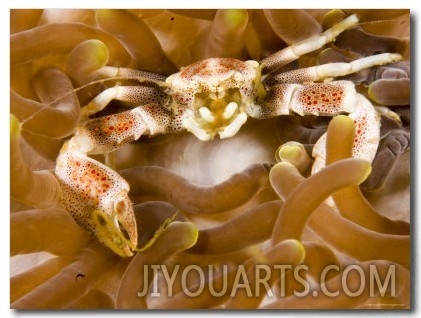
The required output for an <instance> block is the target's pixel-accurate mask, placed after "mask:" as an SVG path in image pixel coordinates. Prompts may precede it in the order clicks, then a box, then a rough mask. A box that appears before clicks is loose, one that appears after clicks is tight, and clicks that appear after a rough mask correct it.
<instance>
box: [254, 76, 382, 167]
mask: <svg viewBox="0 0 421 318" xmlns="http://www.w3.org/2000/svg"><path fill="white" fill-rule="evenodd" d="M290 111H293V112H295V113H297V114H299V115H301V116H303V115H307V114H311V115H316V116H320V115H323V116H335V115H339V114H341V113H349V116H350V117H351V118H352V119H353V120H354V122H355V124H356V127H357V128H356V137H355V138H356V139H355V141H354V157H357V158H363V159H366V160H369V161H372V160H373V158H374V156H375V154H376V150H377V146H378V143H379V139H380V119H379V116H378V114H377V112H376V110H375V109H374V107H373V105H372V104H371V103H370V102H369V101H368V100H367V99H366V98H365V97H364V96H362V95H360V94H358V93H357V92H356V90H355V86H354V84H353V83H352V82H349V81H335V82H330V83H314V84H308V85H300V84H277V85H274V86H272V87H270V90H269V92H268V94H267V96H266V98H265V100H264V106H263V107H262V108H257V107H255V108H254V113H252V114H250V115H251V116H253V117H255V118H270V117H273V116H278V115H288V114H289V113H290ZM325 144H326V137H325V135H323V136H322V137H321V138H320V139H319V140H318V141H317V143H316V145H315V147H314V149H313V157H315V159H316V160H315V164H314V165H313V170H312V172H313V173H314V172H316V171H318V170H320V169H321V168H323V167H324V165H325V158H326V149H325Z"/></svg>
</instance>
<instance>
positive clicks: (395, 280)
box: [10, 9, 411, 309]
mask: <svg viewBox="0 0 421 318" xmlns="http://www.w3.org/2000/svg"><path fill="white" fill-rule="evenodd" d="M352 13H357V14H358V15H359V17H360V20H361V22H360V24H359V25H358V26H357V27H356V28H354V29H352V30H349V31H346V32H344V33H343V34H342V35H340V36H339V37H338V38H337V40H336V41H335V43H333V44H329V45H328V46H326V47H324V48H323V49H322V50H319V51H316V52H313V53H311V54H307V55H305V56H303V57H301V58H300V59H299V60H298V61H296V62H294V63H291V65H288V66H286V67H285V69H287V68H293V69H296V68H302V67H306V66H310V65H317V64H323V63H328V62H337V61H350V60H354V59H356V58H359V57H363V56H368V55H373V54H377V53H383V52H393V53H400V54H401V55H402V56H403V61H401V62H398V63H393V64H391V65H386V66H382V67H377V68H372V69H369V70H365V71H362V72H359V73H358V74H352V75H349V76H346V77H345V79H346V80H350V81H353V82H354V83H355V85H356V87H357V90H358V92H359V93H361V94H364V95H365V96H367V97H368V98H369V99H370V100H371V101H372V103H373V104H375V105H379V106H383V107H381V108H379V111H380V112H381V114H382V128H381V135H382V138H381V140H380V145H379V148H378V152H377V155H376V157H375V158H374V161H373V162H372V163H370V162H367V161H364V160H362V159H355V158H351V153H352V151H351V148H352V144H353V140H354V135H355V133H356V131H355V130H356V129H355V127H354V123H353V121H352V120H350V119H349V118H348V117H346V116H337V117H335V118H333V119H332V120H330V118H317V117H314V116H308V117H301V116H299V115H291V116H281V117H278V118H272V119H268V120H249V122H248V123H247V125H246V126H245V127H243V129H242V130H241V131H240V132H239V133H238V134H237V135H236V136H234V137H232V138H230V139H226V140H212V141H208V142H202V141H200V140H198V139H196V138H195V137H194V136H193V135H191V134H189V133H178V134H169V135H164V136H158V137H154V138H145V137H142V138H141V139H140V140H139V141H138V142H135V143H132V144H127V145H125V146H123V147H121V148H120V149H119V150H118V151H116V153H115V154H114V157H113V158H112V159H113V160H112V161H113V165H114V166H115V167H116V171H118V173H119V174H120V175H121V176H123V177H124V178H125V179H126V180H127V181H128V183H129V184H130V189H131V190H130V193H129V195H130V199H131V200H132V202H133V204H134V210H135V213H136V221H137V223H138V225H139V226H138V228H139V233H138V236H139V243H140V245H142V244H143V243H145V242H147V241H148V240H149V239H150V238H151V237H153V236H154V235H155V233H156V230H157V229H161V230H160V235H159V236H158V237H156V240H155V242H154V243H153V245H152V246H150V247H149V248H148V249H146V250H145V251H142V252H138V253H136V254H135V255H134V256H133V257H127V258H122V257H120V256H118V255H116V254H114V253H113V252H112V251H111V250H109V249H108V248H107V247H105V246H104V245H102V244H101V243H100V242H98V241H97V240H96V239H95V237H93V236H92V235H91V234H90V233H88V232H87V231H85V230H84V229H82V228H81V227H79V226H78V224H77V223H76V222H75V220H74V219H73V218H72V217H71V215H70V214H69V213H68V212H67V211H65V210H64V209H63V208H62V206H61V205H60V202H59V197H60V193H61V189H60V184H59V183H58V182H57V179H56V178H55V175H54V173H53V171H54V167H55V160H56V158H57V155H58V153H59V151H60V148H61V147H62V145H63V143H64V141H65V140H67V139H68V138H69V137H70V136H71V135H72V134H73V133H74V131H75V129H76V127H77V125H78V122H79V119H80V116H81V114H80V107H81V106H83V105H86V104H87V103H89V101H90V100H91V99H92V98H93V97H95V96H96V95H97V94H98V93H99V92H100V91H102V90H104V88H106V87H107V85H116V84H119V81H124V79H117V80H116V81H114V82H111V81H110V82H101V81H99V82H98V81H97V80H96V71H97V70H98V69H100V68H101V67H103V66H104V65H112V66H123V67H130V68H134V69H139V70H143V71H150V72H154V73H159V74H162V75H170V74H172V73H175V72H177V71H178V69H179V68H180V67H183V66H186V65H188V64H190V63H192V62H194V61H197V60H201V59H205V58H208V57H233V58H238V59H254V60H261V59H262V58H265V57H267V56H269V55H270V54H272V53H274V52H276V51H277V50H279V49H281V48H284V47H286V46H287V45H289V44H292V43H295V42H297V41H300V40H302V39H304V38H308V37H309V36H312V35H314V34H317V33H320V32H321V31H323V29H326V28H328V27H330V26H332V25H333V24H335V23H336V22H338V21H340V20H341V19H343V18H344V17H345V16H347V15H350V14H352ZM10 14H11V33H12V34H11V39H10V45H11V46H10V47H11V52H10V58H11V79H10V81H11V84H10V99H11V116H10V147H11V158H10V161H11V215H10V218H11V278H10V279H11V292H10V293H11V307H12V308H18V309H51V308H56V309H111V308H117V309H123V308H124V309H139V308H161V309H174V308H178V309H187V308H271V309H274V308H275V309H281V308H282V309H292V308H299V309H304V308H306V309H309V308H314V309H316V308H317V309H330V308H360V309H361V308H365V309H372V308H394V309H395V308H398V309H402V308H405V309H407V308H410V265H411V262H410V261H411V255H410V232H409V230H410V226H409V225H410V223H409V222H410V219H409V209H410V196H409V193H410V191H409V190H410V173H409V166H410V151H409V147H410V145H409V140H410V111H409V104H410V93H409V92H410V72H409V70H410V68H409V59H410V50H409V10H332V11H329V10H70V9H63V10H62V9H54V10H53V9H48V10H20V9H14V10H11V13H10ZM132 84H133V83H132ZM144 89H145V92H146V91H147V89H148V88H147V87H145V88H144ZM125 107H126V106H125V105H124V104H121V103H118V102H115V101H113V102H112V103H111V105H109V106H108V107H107V108H106V109H105V110H104V111H102V112H101V113H100V114H99V115H104V114H108V113H110V112H115V111H119V110H121V109H124V108H125ZM392 111H393V112H392ZM326 130H327V166H326V168H325V169H323V170H321V171H320V172H319V173H317V174H313V175H310V172H309V167H310V166H311V164H312V159H311V157H310V155H309V153H311V149H312V147H313V145H314V143H315V142H316V141H317V140H318V138H319V137H320V136H321V135H322V134H323V133H324V132H325V131H326ZM292 141H293V142H292ZM95 159H96V160H99V161H101V162H104V161H105V159H104V158H103V156H100V155H97V156H95ZM165 220H172V222H171V223H169V224H165V225H166V226H165V227H162V226H161V225H162V223H163V222H164V221H165ZM281 265H282V266H283V267H282V266H281ZM274 268H277V270H274ZM326 268H328V269H330V270H329V271H326ZM281 269H282V270H281ZM270 274H272V275H270ZM260 275H263V278H264V279H263V280H262V279H261V277H260ZM363 278H365V284H362V283H361V281H362V279H363ZM245 279H247V282H246V281H244V280H245ZM370 279H371V280H370ZM168 281H171V282H172V283H171V284H168ZM373 282H375V283H376V284H373ZM382 284H383V285H382ZM373 286H375V287H378V288H374V289H373ZM379 286H380V287H379ZM382 287H384V288H382ZM268 289H269V290H268ZM336 292H338V293H336Z"/></svg>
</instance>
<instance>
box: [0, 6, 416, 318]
mask: <svg viewBox="0 0 421 318" xmlns="http://www.w3.org/2000/svg"><path fill="white" fill-rule="evenodd" d="M418 3H419V2H418V1H410V0H400V1H399V2H395V1H367V0H353V1H347V2H346V3H345V2H344V1H342V3H340V2H338V1H332V0H327V1H323V2H321V1H308V0H294V1H282V2H281V1H279V2H275V1H273V0H270V1H268V0H259V1H242V2H240V3H239V2H237V1H235V2H234V1H231V2H229V1H212V2H194V7H195V8H235V7H239V5H240V7H243V8H287V9H288V8H315V9H316V8H384V9H393V8H398V7H399V8H410V9H411V15H412V20H413V21H414V22H415V23H413V24H412V27H413V30H412V35H413V38H412V39H411V41H412V42H413V43H415V47H414V50H413V53H414V52H420V50H419V39H418V27H417V24H418V23H419V21H418V18H419V8H418V6H419V4H418ZM151 4H152V5H151ZM140 6H141V7H144V8H167V7H168V8H192V7H193V6H192V1H191V0H183V1H177V2H176V5H175V4H174V1H168V0H160V1H158V2H157V1H155V2H149V3H148V2H146V1H143V3H141V4H140V2H139V1H127V0H119V1H113V3H104V1H103V0H102V1H98V0H91V1H72V2H67V3H60V2H57V1H56V0H55V1H52V0H37V1H34V0H20V1H9V0H7V1H2V4H0V24H1V25H0V43H1V48H2V50H1V51H0V52H1V54H2V56H1V57H2V58H1V59H0V70H1V74H0V96H1V97H2V98H1V101H2V103H1V108H0V109H1V110H0V111H1V112H5V114H1V116H0V127H1V130H0V131H1V134H0V138H1V139H4V140H0V144H1V145H9V142H8V127H9V120H8V118H9V116H8V112H9V105H10V103H9V89H8V88H9V86H10V85H9V84H10V80H9V79H10V74H9V65H10V63H9V59H10V57H9V52H10V44H9V26H10V22H9V10H10V8H58V7H60V8H72V7H73V8H95V7H108V8H123V7H140ZM418 55H419V53H418ZM414 58H416V54H415V53H414V54H413V59H414ZM416 75H417V74H415V73H414V72H413V73H412V77H413V78H414V77H415V76H416ZM416 84H417V87H414V88H415V91H418V92H420V91H421V90H420V87H419V81H416ZM412 93H413V94H415V92H414V91H413V92H412ZM413 100H415V101H416V99H414V98H413ZM417 106H418V105H417ZM413 107H415V105H413ZM419 116H420V111H419V110H418V111H417V112H416V117H415V121H416V122H417V123H419V122H420V120H419V119H420V118H419ZM412 125H415V124H414V119H413V123H412ZM419 129H420V128H417V132H418V131H419ZM414 137H415V136H413V139H412V140H413V141H416V144H415V148H416V149H419V148H420V138H419V136H416V137H415V138H414ZM413 147H414V146H413ZM0 158H1V160H2V162H1V163H2V164H1V165H0V167H1V170H3V171H0V175H1V179H2V181H3V182H1V183H0V186H1V188H0V190H1V192H0V193H1V195H2V196H1V198H2V200H1V201H0V202H1V203H2V204H1V207H2V208H1V209H0V218H1V220H0V224H1V227H2V228H1V231H0V233H1V237H0V238H1V242H2V244H1V245H2V246H1V248H0V253H1V256H0V257H1V259H0V277H1V278H0V286H1V289H0V290H1V296H2V297H1V303H0V317H20V316H23V317H32V318H36V317H63V316H64V317H77V316H79V317H80V316H86V312H82V313H77V312H66V313H63V312H54V311H53V312H39V313H35V312H33V313H28V312H25V311H21V312H17V311H12V310H10V309H9V304H10V302H9V266H8V264H9V246H10V242H9V241H10V240H9V237H10V232H9V221H10V220H9V211H10V209H9V197H10V196H9V182H8V180H9V171H10V170H9V158H10V156H9V149H8V147H7V150H6V154H4V153H3V156H1V157H0ZM414 170H415V172H416V175H415V176H414V179H413V180H414V181H415V180H416V181H418V180H419V169H418V168H417V169H414ZM413 186H416V189H418V184H416V183H415V182H414V183H413ZM413 195H415V192H414V190H413ZM418 212H419V211H412V213H413V215H415V214H418ZM420 218H421V217H420V216H419V215H418V216H416V221H417V223H416V224H415V226H414V227H413V228H414V230H413V232H412V233H411V234H412V235H414V234H415V233H414V232H416V231H417V229H418V228H419V220H420ZM415 235H416V234H415ZM416 238H418V235H416ZM415 244H418V243H417V242H416V243H415ZM413 251H414V252H416V251H415V249H413ZM419 261H420V260H419V253H418V252H416V253H415V264H417V265H418V264H419ZM414 267H416V266H414ZM414 276H415V277H416V278H417V281H416V282H415V283H413V285H414V286H416V287H417V289H418V288H419V286H421V279H420V275H419V273H416V275H414ZM413 291H414V295H413V308H414V310H413V311H412V312H411V314H410V315H411V316H412V315H415V311H418V310H417V309H418V308H417V307H418V305H419V303H420V299H419V295H420V293H419V290H416V289H415V288H414V289H413ZM314 313H315V312H305V313H304V315H306V316H307V315H309V314H314ZM366 313H367V312H365V314H366ZM92 314H98V312H92ZM101 314H103V315H104V316H107V317H120V316H121V315H122V313H121V312H119V313H108V312H107V313H103V312H101ZM132 314H134V315H136V316H140V315H141V316H152V315H153V316H154V317H165V316H168V315H169V313H166V312H164V313H162V312H161V313H156V312H132ZM186 314H187V313H186V312H181V313H180V312H179V313H177V312H175V313H171V315H175V316H178V315H186ZM189 314H190V313H189ZM191 314H193V315H197V314H198V313H197V312H196V313H195V312H192V313H191ZM218 314H224V315H226V314H228V315H229V316H231V317H243V316H248V315H255V314H257V315H259V316H271V315H279V314H280V313H279V312H277V313H274V312H272V313H263V312H256V311H253V312H252V311H249V312H242V313H227V312H211V313H209V312H200V315H205V316H210V317H215V316H217V315H218ZM302 314H303V313H302V312H301V313H294V314H292V313H291V312H289V313H288V314H287V315H285V314H284V313H283V316H285V317H288V316H290V317H291V316H303V315H302ZM316 314H317V315H319V314H318V313H317V312H316ZM326 314H327V313H326V312H324V313H322V315H326ZM347 314H351V315H352V311H351V312H347V313H343V314H340V313H334V312H332V313H329V314H327V315H328V316H331V317H342V316H344V315H347ZM360 314H361V312H360ZM369 314H370V312H369ZM375 315H376V316H377V315H382V316H389V315H390V316H391V315H394V316H401V315H405V316H408V313H407V312H404V313H399V312H387V311H386V312H384V311H383V312H381V313H379V312H377V313H376V314H375ZM129 316H132V315H131V314H129Z"/></svg>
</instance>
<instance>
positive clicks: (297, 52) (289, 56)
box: [261, 15, 358, 74]
mask: <svg viewBox="0 0 421 318" xmlns="http://www.w3.org/2000/svg"><path fill="white" fill-rule="evenodd" d="M357 23H358V18H357V16H356V15H351V16H349V17H347V18H346V19H344V20H342V21H341V22H339V23H338V24H335V25H334V26H332V27H331V28H330V29H328V30H326V31H325V32H323V33H321V34H318V35H315V36H313V37H311V38H309V39H307V40H304V41H301V42H298V43H295V44H292V45H290V46H288V47H287V48H285V49H283V50H280V51H278V52H277V53H275V54H273V55H271V56H269V57H267V58H265V59H263V60H262V61H261V65H262V74H269V73H271V72H273V71H275V70H276V69H278V68H280V67H282V66H284V65H287V64H288V63H290V62H292V61H295V60H297V59H298V58H299V57H300V56H302V55H304V54H307V53H310V52H313V51H315V50H318V49H320V48H321V47H322V46H323V45H325V44H327V43H329V42H332V41H333V40H334V39H335V38H336V37H337V36H338V35H339V34H340V33H341V32H343V31H345V30H347V29H350V28H352V27H353V26H355V25H356V24H357Z"/></svg>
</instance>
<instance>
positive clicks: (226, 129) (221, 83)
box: [166, 58, 263, 140]
mask: <svg viewBox="0 0 421 318" xmlns="http://www.w3.org/2000/svg"><path fill="white" fill-rule="evenodd" d="M166 83H167V84H168V86H169V90H170V94H171V96H172V98H173V104H172V105H171V107H172V108H173V109H175V110H178V109H182V110H183V113H184V115H183V118H182V123H183V126H184V128H185V129H187V130H188V131H190V132H191V133H193V134H194V135H195V136H196V137H197V138H199V139H201V140H209V139H212V138H214V137H215V135H217V134H218V135H219V137H220V138H221V139H223V138H229V137H232V136H234V135H235V134H236V133H237V132H238V130H239V129H240V127H241V126H242V125H243V124H244V123H245V122H246V120H247V117H248V116H247V109H248V108H249V107H253V105H254V104H255V101H256V97H257V96H259V94H260V93H261V92H263V87H262V84H261V69H260V65H259V63H257V62H256V61H246V62H243V61H239V60H236V59H232V58H211V59H207V60H204V61H199V62H196V63H194V64H191V65H189V66H187V67H185V68H183V69H182V70H181V71H180V72H178V73H176V74H173V75H171V76H169V77H168V78H167V80H166Z"/></svg>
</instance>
